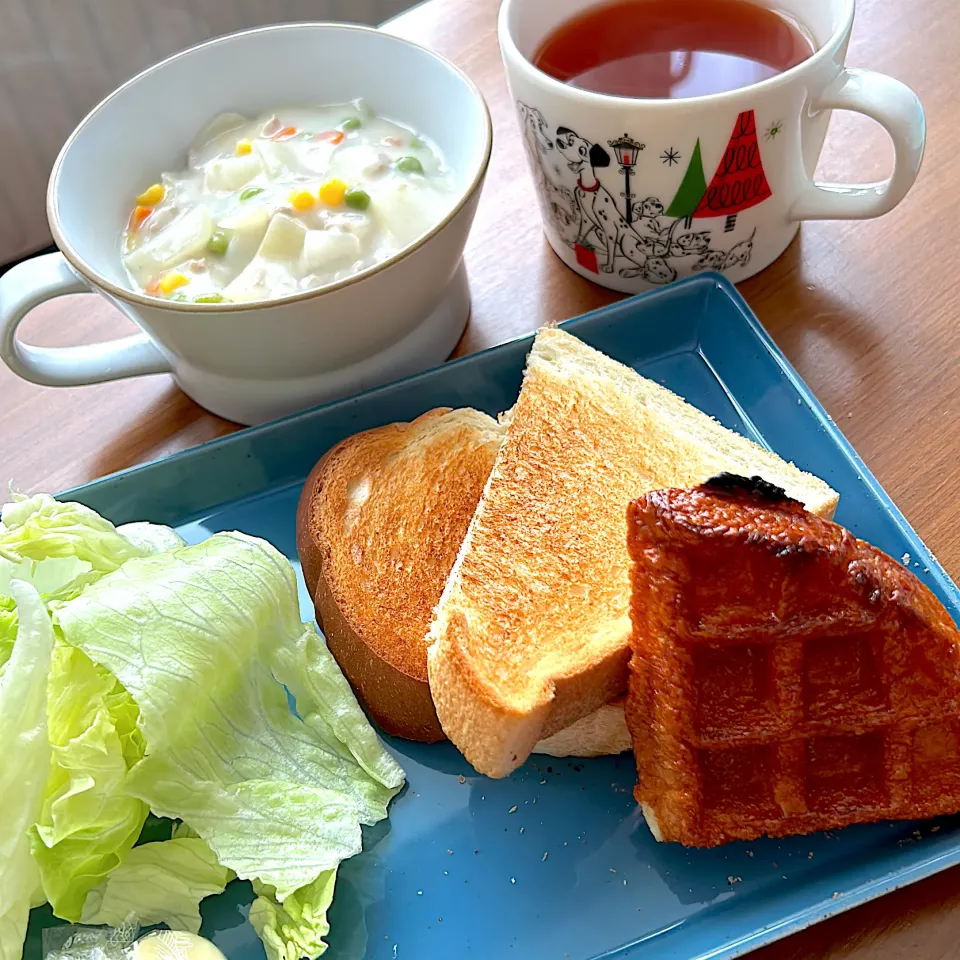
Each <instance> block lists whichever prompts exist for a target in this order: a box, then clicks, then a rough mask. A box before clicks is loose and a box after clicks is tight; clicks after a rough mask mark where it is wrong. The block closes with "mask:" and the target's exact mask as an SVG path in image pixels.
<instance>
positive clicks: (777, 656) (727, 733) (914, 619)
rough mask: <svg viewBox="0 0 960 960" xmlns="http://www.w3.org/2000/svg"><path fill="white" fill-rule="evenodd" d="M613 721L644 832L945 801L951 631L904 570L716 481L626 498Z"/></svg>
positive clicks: (955, 701)
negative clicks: (628, 657) (624, 580)
mask: <svg viewBox="0 0 960 960" xmlns="http://www.w3.org/2000/svg"><path fill="white" fill-rule="evenodd" d="M627 523H628V531H629V532H628V543H629V550H630V553H631V555H632V556H633V558H634V561H635V566H634V570H633V577H634V593H633V614H634V632H633V637H632V645H633V659H632V661H631V664H630V666H631V676H630V692H629V695H628V697H627V719H628V721H629V724H630V729H631V732H632V733H633V741H634V745H635V748H636V759H637V773H638V777H639V782H638V785H637V788H636V790H635V795H636V798H637V801H638V802H639V803H640V804H641V807H642V809H643V812H644V815H645V817H646V819H647V822H648V824H649V825H650V829H651V831H652V832H653V834H654V836H655V837H656V838H657V839H658V840H673V841H678V842H680V843H683V844H686V845H688V846H698V847H700V846H704V847H710V846H715V845H717V844H720V843H726V842H728V841H730V840H753V839H755V838H757V837H760V836H763V835H767V836H771V837H781V836H787V835H791V834H798V833H811V832H813V831H819V830H833V829H837V828H839V827H844V826H846V825H847V824H850V823H866V822H869V821H873V820H888V819H902V820H917V819H921V818H923V817H932V816H937V815H940V814H947V813H955V812H956V811H957V810H960V755H958V753H957V750H956V744H957V736H958V731H960V631H958V630H957V627H956V626H955V625H954V623H953V622H952V621H951V619H950V616H949V614H948V613H947V611H946V610H945V609H944V607H943V605H942V604H941V603H940V602H939V601H938V600H937V599H936V597H935V596H934V595H933V594H932V593H931V592H930V590H928V589H927V588H926V587H925V586H924V585H923V584H922V583H921V582H920V581H919V580H918V579H917V578H916V577H915V576H914V575H913V574H912V573H910V571H909V570H905V569H904V567H903V565H902V564H900V563H898V562H897V561H896V560H894V559H893V558H891V557H889V556H887V555H886V554H884V553H881V551H879V550H878V549H876V548H875V547H872V546H870V545H869V544H867V543H864V542H863V541H862V540H858V539H857V538H856V537H854V536H853V534H851V533H850V532H849V531H847V530H845V529H844V528H843V527H840V526H838V525H837V524H835V523H829V522H826V521H824V520H820V519H818V518H817V517H814V516H811V515H810V514H809V513H807V512H806V511H805V510H804V509H803V507H802V506H801V505H800V504H799V503H797V502H796V501H794V500H791V499H789V498H788V497H787V496H786V494H785V493H784V492H783V490H779V489H777V488H776V487H774V486H771V485H770V484H766V483H763V482H758V481H757V480H756V478H753V479H747V478H744V477H736V476H731V475H726V476H720V477H716V478H714V479H713V480H711V481H710V482H709V483H706V484H704V485H702V486H700V487H697V488H695V489H693V490H657V491H654V492H652V493H648V494H646V495H644V496H642V497H640V498H638V499H637V500H635V501H634V502H633V503H632V504H631V506H630V511H629V514H628V521H627Z"/></svg>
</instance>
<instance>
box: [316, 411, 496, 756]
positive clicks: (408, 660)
mask: <svg viewBox="0 0 960 960" xmlns="http://www.w3.org/2000/svg"><path fill="white" fill-rule="evenodd" d="M502 437H503V430H502V428H501V427H500V426H499V425H498V424H497V422H496V421H495V420H493V419H492V418H490V417H488V416H487V415H486V414H484V413H480V412H479V411H477V410H470V409H463V410H448V409H438V410H432V411H430V412H429V413H425V414H423V416H421V417H418V418H417V419H416V420H414V421H413V422H412V423H395V424H390V425H388V426H384V427H379V428H377V429H375V430H368V431H365V432H363V433H359V434H356V435H355V436H352V437H348V438H347V439H346V440H343V441H342V442H341V443H339V444H337V445H336V446H335V447H333V448H332V449H331V450H330V451H329V452H328V453H327V454H326V456H324V457H323V459H322V460H321V461H320V462H319V463H318V464H317V466H316V467H315V468H314V470H313V472H312V473H311V474H310V477H309V478H308V479H307V482H306V484H305V486H304V490H303V493H302V494H301V498H300V506H299V510H298V514H297V550H298V552H299V555H300V561H301V564H302V567H303V576H304V580H305V581H306V584H307V589H308V590H309V591H310V594H311V596H313V597H314V601H315V605H316V613H317V619H318V621H319V623H320V625H321V629H322V630H323V631H324V635H325V636H326V639H327V644H328V646H329V647H330V650H331V652H332V653H333V655H334V656H335V657H336V658H337V662H338V663H339V664H340V666H341V669H342V670H343V672H344V673H345V674H346V676H347V678H348V679H349V680H350V682H351V684H352V685H353V688H354V691H355V692H356V694H357V697H358V699H359V700H360V702H361V703H362V704H363V706H364V708H365V709H366V711H367V713H368V714H369V715H370V716H372V717H373V718H374V719H375V720H376V721H377V723H379V724H380V726H381V727H383V729H384V730H386V731H387V732H388V733H391V734H395V735H397V736H401V737H407V738H409V739H413V740H423V741H427V742H432V741H436V740H442V739H444V735H443V731H442V730H441V728H440V724H439V723H438V721H437V715H436V711H435V710H434V707H433V701H432V700H431V698H430V690H429V687H428V685H427V666H426V645H425V642H424V636H425V633H426V628H427V625H428V624H429V622H430V617H431V614H432V611H433V607H434V604H435V603H436V602H437V600H438V599H439V597H440V593H441V591H442V590H443V585H444V583H445V581H446V578H447V574H448V573H449V571H450V568H451V567H452V566H453V562H454V559H455V558H456V555H457V551H458V549H459V547H460V543H461V541H462V540H463V537H464V534H465V533H466V530H467V526H468V524H469V523H470V518H471V517H472V516H473V512H474V509H475V508H476V505H477V501H478V500H479V499H480V493H481V491H482V490H483V485H484V483H485V482H486V479H487V477H488V476H489V474H490V468H491V466H492V465H493V461H494V458H495V457H496V452H497V448H498V447H499V445H500V442H501V440H502Z"/></svg>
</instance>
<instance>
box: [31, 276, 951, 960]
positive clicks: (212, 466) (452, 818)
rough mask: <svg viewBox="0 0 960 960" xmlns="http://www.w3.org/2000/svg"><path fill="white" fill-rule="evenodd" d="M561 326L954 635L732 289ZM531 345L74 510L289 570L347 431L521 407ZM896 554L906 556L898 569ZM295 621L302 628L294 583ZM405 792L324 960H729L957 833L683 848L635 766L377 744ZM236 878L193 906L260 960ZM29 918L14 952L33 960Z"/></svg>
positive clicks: (219, 446) (929, 574)
mask: <svg viewBox="0 0 960 960" xmlns="http://www.w3.org/2000/svg"><path fill="white" fill-rule="evenodd" d="M563 326H564V327H565V328H566V329H567V330H569V331H570V332H571V333H574V334H576V335H577V336H579V337H581V338H582V339H584V340H585V341H586V342H587V343H590V344H592V345H593V346H595V347H597V348H598V349H600V350H602V351H603V352H604V353H607V354H609V355H610V356H612V357H615V358H616V359H617V360H621V361H622V362H624V363H627V364H630V365H631V366H633V367H635V368H636V369H637V370H639V371H640V372H641V373H643V374H645V375H646V376H648V377H652V378H655V379H656V380H659V381H660V382H662V383H665V384H666V385H667V386H668V387H670V388H671V389H673V390H675V391H677V392H678V393H680V394H681V395H682V396H684V397H686V399H687V400H689V401H690V402H691V403H694V404H696V405H697V406H698V407H700V408H701V409H703V410H705V411H707V412H708V413H710V414H713V416H715V417H717V419H719V420H720V421H721V422H723V423H724V424H725V425H726V426H728V427H731V428H732V429H734V430H737V431H739V432H740V433H743V434H744V435H746V436H748V437H751V438H753V439H754V440H756V441H758V442H760V443H762V444H766V445H768V446H769V447H771V448H772V449H774V450H776V451H777V453H779V454H780V455H781V456H783V457H786V458H787V459H790V460H793V461H794V462H796V463H797V464H798V465H799V466H800V467H802V468H803V469H805V470H809V471H811V472H813V473H816V474H818V475H819V476H821V477H823V478H824V479H825V480H826V481H827V482H828V483H830V484H831V485H832V486H833V487H834V488H835V489H836V490H838V491H839V492H840V495H841V496H840V509H839V511H838V514H837V519H838V520H839V521H840V522H841V523H843V524H844V525H846V526H848V527H850V528H851V529H852V530H854V531H855V532H856V533H857V534H858V535H859V536H860V537H862V538H864V539H866V540H869V541H870V542H871V543H874V544H876V545H877V546H879V547H880V548H881V549H883V550H885V551H886V552H887V553H889V554H890V555H891V556H894V557H902V558H904V562H907V560H909V565H910V568H911V569H912V570H914V572H915V573H916V574H917V575H918V576H919V577H920V578H921V579H923V580H924V581H925V582H926V583H927V584H928V585H929V586H930V587H931V588H932V589H933V591H934V592H935V593H936V594H937V596H938V597H939V598H940V599H941V600H942V601H943V602H944V603H945V604H946V605H947V608H948V609H949V611H950V613H951V615H952V616H953V617H954V619H960V616H958V614H960V594H958V592H957V588H956V587H955V586H954V585H953V584H952V583H951V582H950V580H949V578H948V577H947V575H946V574H945V572H944V571H943V569H942V568H941V567H940V566H939V565H938V564H937V562H936V561H935V560H934V558H933V557H932V556H931V554H930V553H929V551H928V550H927V549H926V547H924V545H923V544H922V543H921V542H920V540H919V539H918V538H917V536H916V534H915V533H914V532H913V530H911V529H910V527H909V525H908V524H907V522H906V520H905V519H904V517H903V516H902V514H901V513H900V512H899V511H898V510H897V508H896V507H895V506H894V505H893V503H891V501H890V499H889V498H888V497H887V495H886V494H885V493H884V492H883V490H882V489H881V488H880V487H879V485H878V484H877V482H876V480H874V478H873V477H872V476H871V475H870V473H869V471H868V470H867V468H866V467H865V466H864V464H863V463H862V462H861V460H860V459H859V458H858V457H857V455H856V453H855V452H854V451H853V449H852V448H851V447H850V445H849V444H848V443H847V441H846V440H845V439H844V438H843V436H842V435H841V434H840V432H839V430H837V428H836V426H835V425H834V424H833V422H832V421H831V420H830V418H829V417H828V416H827V414H826V412H825V411H824V410H823V408H822V407H821V406H820V404H819V403H818V402H817V401H816V399H815V398H814V397H813V396H812V394H811V393H810V391H809V390H808V389H807V388H806V386H805V385H804V384H803V383H802V382H801V380H800V379H799V377H798V376H797V374H796V373H795V372H794V371H793V369H792V368H791V367H790V365H789V364H788V363H787V361H786V360H785V359H784V357H783V356H782V354H781V353H780V352H779V350H778V349H777V347H776V346H775V345H774V343H773V342H772V341H771V339H770V337H769V336H768V335H767V334H766V332H765V331H764V330H763V328H762V327H761V326H760V324H759V323H758V322H757V320H756V319H755V318H754V317H753V316H752V314H751V313H750V312H749V310H748V308H747V306H746V304H745V303H744V302H743V300H741V298H740V297H739V295H738V294H737V293H736V291H735V290H734V289H733V287H732V286H730V284H729V283H727V282H726V281H725V280H724V279H722V278H720V277H718V276H709V275H708V276H701V277H698V278H696V279H693V280H688V281H685V282H682V283H678V284H675V285H673V286H670V287H668V288H666V289H664V290H659V291H656V292H654V293H650V294H647V295H644V296H641V297H637V298H634V299H632V300H627V301H624V302H622V303H619V304H617V305H615V306H611V307H608V308H606V309H604V310H600V311H597V312H596V313H592V314H589V315H587V316H584V317H580V318H579V319H576V320H571V321H569V322H568V323H565V324H563ZM531 339H532V338H530V337H527V338H525V339H523V340H517V341H515V342H513V343H507V344H504V345H503V346H500V347H496V348H494V349H492V350H487V351H485V352H484V353H479V354H475V355H473V356H470V357H467V358H465V359H463V360H459V361H456V362H454V363H450V364H446V365H444V366H442V367H439V368H437V369H434V370H431V371H429V372H427V373H424V374H421V375H419V376H416V377H412V378H410V379H407V380H404V381H401V382H399V383H395V384H392V385H389V386H386V387H382V388H380V389H377V390H373V391H371V392H369V393H366V394H363V395H361V396H357V397H353V398H351V399H347V400H343V401H340V402H337V403H333V404H330V405H328V406H325V407H321V408H319V409H317V410H313V411H311V412H308V413H304V414H301V415H299V416H296V417H292V418H289V419H286V420H283V421H279V422H277V423H273V424H268V425H266V426H263V427H259V428H256V429H252V430H246V431H243V432H241V433H237V434H234V435H233V436H230V437H227V438H225V439H222V440H218V441H215V442H213V443H209V444H207V445H205V446H203V447H199V448H197V449H194V450H190V451H187V452H185V453H182V454H178V455H177V456H174V457H170V458H168V459H166V460H162V461H159V462H157V463H152V464H148V465H146V466H143V467H138V468H136V469H133V470H128V471H126V472H124V473H121V474H118V475H116V476H113V477H108V478H106V479H104V480H99V481H97V482H95V483H91V484H88V485H86V486H84V487H81V488H79V489H76V490H72V491H70V492H69V494H68V496H70V497H73V498H75V499H78V500H81V501H83V502H84V503H87V504H89V505H90V506H91V507H94V508H95V509H96V510H99V511H100V512H101V513H103V514H105V515H106V516H107V517H109V518H110V519H112V520H113V521H114V522H116V523H122V522H126V521H130V520H142V519H149V520H154V521H157V522H160V523H167V524H172V525H174V526H176V527H178V528H179V529H180V530H181V532H182V533H183V534H184V535H185V536H186V537H187V538H188V539H189V540H191V541H197V540H201V539H203V538H204V537H206V536H208V535H209V534H210V533H212V532H214V531H217V530H232V529H240V530H244V531H246V532H247V533H250V534H255V535H258V536H261V537H265V538H266V539H268V540H270V541H272V542H273V543H274V544H275V545H276V546H277V547H279V548H280V549H281V550H283V551H284V552H285V553H286V554H287V556H289V557H290V558H295V557H296V548H295V536H294V517H295V511H296V505H297V498H298V496H299V492H300V486H301V484H302V482H303V480H304V478H305V477H306V475H307V473H308V472H309V470H310V469H311V468H312V466H313V464H314V462H315V461H316V460H317V459H318V458H319V457H320V456H321V454H323V453H324V452H325V451H326V450H327V449H328V448H329V447H330V446H332V445H333V444H334V443H336V442H337V441H338V440H340V439H341V438H342V437H345V436H347V435H349V434H352V433H355V432H356V431H358V430H364V429H367V428H368V427H374V426H378V425H380V424H383V423H387V422H390V421H394V420H410V419H412V418H413V417H415V416H417V415H418V414H421V413H423V412H424V411H426V410H429V409H431V408H432V407H436V406H441V405H443V406H451V407H457V406H467V405H469V406H474V407H478V408H479V409H481V410H486V411H487V412H488V413H491V414H494V415H495V414H497V413H498V412H499V411H501V410H505V409H506V408H508V407H509V406H511V404H512V403H513V402H514V400H515V398H516V395H517V391H518V389H519V386H520V380H521V375H522V372H523V366H524V358H525V356H526V353H527V350H528V349H529V346H530V343H531ZM908 555H909V556H908ZM301 602H302V607H303V612H304V616H305V617H308V618H312V616H313V610H312V606H311V604H310V602H309V599H308V597H307V596H306V593H305V591H304V590H303V587H302V583H301ZM388 743H389V746H390V748H391V749H392V750H393V751H394V753H395V754H396V755H397V757H398V758H399V760H400V762H401V763H402V764H403V766H404V768H405V769H406V771H407V776H408V779H409V784H408V787H407V789H406V790H405V791H404V793H403V794H402V795H401V796H400V797H398V799H396V800H395V801H394V803H393V806H392V808H391V813H390V819H389V821H386V822H384V823H382V824H379V825H378V826H377V827H375V828H373V829H371V830H367V831H366V833H365V843H364V847H365V849H364V852H363V853H362V854H361V855H360V856H357V857H355V858H353V859H352V860H348V861H347V862H345V863H344V864H343V866H342V867H341V869H340V876H339V879H338V881H337V893H336V897H335V900H334V904H333V907H332V910H331V912H330V920H331V925H332V931H331V934H330V950H329V953H328V956H329V957H331V958H332V960H333V958H335V960H358V958H360V957H367V958H378V960H380V958H383V960H404V958H410V960H448V958H451V957H455V956H456V957H478V958H483V960H490V958H495V960H500V958H507V957H517V958H523V960H539V958H557V960H560V958H565V957H569V958H573V960H587V958H600V957H604V958H610V957H618V958H620V957H622V958H627V957H629V958H632V960H650V958H657V960H668V958H676V960H707V958H710V960H721V958H729V957H735V956H739V955H740V954H742V953H745V952H747V951H748V950H750V949H752V948H754V947H757V946H760V945H761V944H764V943H768V942H770V941H772V940H775V939H777V938H778V937H783V936H786V935H787V934H789V933H792V932H794V931H796V930H799V929H800V928H802V927H805V926H807V925H809V924H811V923H814V922H816V921H818V920H821V919H823V918H825V917H828V916H830V915H831V914H834V913H837V912H839V911H841V910H846V909H849V908H850V907H853V906H855V905H856V904H859V903H863V902H864V901H865V900H869V899H871V898H873V897H877V896H879V895H881V894H883V893H886V892H888V891H890V890H892V889H894V888H896V887H898V886H902V885H904V884H907V883H910V882H912V881H914V880H917V879H919V878H921V877H924V876H927V875H928V874H931V873H934V872H935V871H937V870H942V869H944V868H946V867H948V866H951V865H953V864H954V863H957V862H958V861H960V819H958V818H950V819H947V820H944V821H942V822H941V823H939V824H937V825H936V829H931V827H932V825H931V824H922V825H920V826H919V829H917V825H916V824H904V823H880V824H874V825H871V826H863V827H851V828H848V829H846V830H843V831H839V832H836V833H833V834H831V835H829V836H828V835H824V834H816V835H814V836H810V837H796V838H791V839H787V840H779V841H773V840H767V841H761V842H756V843H749V844H748V843H736V844H730V845H728V846H726V847H722V848H720V849H716V850H687V849H684V848H683V847H680V846H677V845H674V844H657V843H656V842H654V840H653V839H652V837H651V836H650V833H649V831H648V830H647V828H646V826H645V825H644V822H643V820H642V818H641V817H640V816H639V815H638V811H637V807H636V804H635V803H634V801H633V798H632V795H631V791H632V787H633V784H634V780H635V771H634V767H633V760H632V758H631V756H630V755H629V754H625V755H623V756H621V757H618V758H602V759H597V760H584V761H572V760H571V761H567V760H554V759H551V758H548V757H533V758H532V759H531V761H530V762H528V763H527V764H526V765H525V766H524V767H523V768H522V769H520V770H518V771H517V772H516V773H515V774H514V775H513V776H512V777H510V778H509V779H506V780H499V781H497V780H488V779H486V778H484V777H481V776H478V775H477V774H476V773H475V772H474V771H473V770H472V768H471V767H470V765H469V764H468V763H467V762H466V761H465V760H464V759H463V758H462V757H461V756H460V754H459V753H458V752H457V751H456V750H455V749H454V748H453V747H452V746H451V745H449V744H442V745H434V746H427V745H422V744H413V743H407V742H404V741H400V740H388ZM250 899H251V891H250V887H249V885H248V884H246V883H241V882H234V883H233V884H231V885H230V887H229V888H228V890H227V892H226V893H224V894H223V895H222V896H220V897H217V898H214V899H212V900H208V901H206V902H205V903H204V904H203V916H204V931H203V932H204V933H205V934H206V935H207V936H209V937H212V938H213V940H214V942H215V943H217V944H218V945H219V946H220V948H221V949H222V950H223V951H224V953H225V954H226V955H227V957H228V958H229V960H261V958H262V957H263V953H262V949H261V947H260V943H259V941H258V940H257V939H256V936H255V935H254V933H253V930H252V929H251V928H250V926H249V925H248V924H247V923H246V922H245V919H244V918H245V915H246V909H247V905H248V904H249V902H250ZM48 922H50V916H49V913H45V912H43V911H37V912H36V913H35V914H34V918H33V923H32V924H31V935H30V943H31V946H30V949H29V950H28V956H30V957H31V958H33V957H39V954H40V951H39V930H40V927H41V926H43V925H44V924H46V923H48Z"/></svg>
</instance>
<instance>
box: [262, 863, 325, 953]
mask: <svg viewBox="0 0 960 960" xmlns="http://www.w3.org/2000/svg"><path fill="white" fill-rule="evenodd" d="M336 880H337V871H336V868H334V869H332V870H327V871H325V872H324V873H321V874H320V876H319V877H317V879H316V880H314V881H313V883H310V884H308V885H307V886H305V887H301V888H300V889H299V890H297V891H295V892H294V893H291V894H290V896H288V897H287V898H286V899H285V900H283V901H282V902H280V901H278V900H277V896H276V894H277V891H276V890H275V889H274V888H273V887H271V886H269V885H265V884H262V883H258V882H256V881H254V884H253V888H254V892H255V893H256V894H257V899H256V900H254V902H253V904H252V905H251V907H250V922H251V923H252V924H253V929H254V930H256V931H257V936H258V937H260V939H261V940H262V941H263V949H264V950H265V951H266V954H267V960H301V958H306V960H317V957H319V956H320V955H321V954H322V953H324V951H326V949H327V944H326V943H325V942H324V939H323V938H324V937H325V936H326V935H327V934H328V933H329V932H330V923H329V921H328V920H327V910H328V909H329V908H330V904H331V903H332V902H333V888H334V885H335V883H336Z"/></svg>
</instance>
